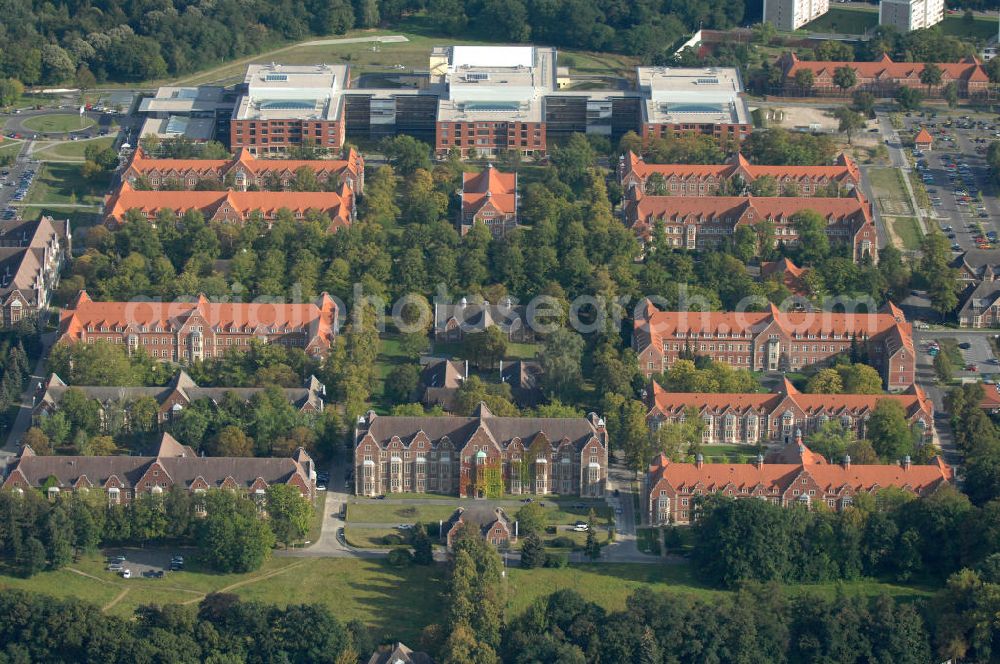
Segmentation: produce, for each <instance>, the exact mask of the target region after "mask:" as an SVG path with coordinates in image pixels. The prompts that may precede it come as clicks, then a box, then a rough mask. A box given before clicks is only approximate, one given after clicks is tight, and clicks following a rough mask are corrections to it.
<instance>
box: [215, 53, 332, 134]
mask: <svg viewBox="0 0 1000 664" xmlns="http://www.w3.org/2000/svg"><path fill="white" fill-rule="evenodd" d="M347 76H348V68H347V65H326V64H318V65H280V64H274V63H272V64H269V65H249V66H247V73H246V76H245V77H244V79H243V83H244V85H245V86H246V93H245V94H244V95H243V96H241V97H240V99H239V103H238V104H237V106H236V108H234V109H233V119H234V120H280V119H283V118H288V119H294V120H312V119H315V120H336V119H337V118H338V117H339V116H340V108H341V105H342V104H341V100H340V95H341V93H342V92H343V91H344V88H345V87H347Z"/></svg>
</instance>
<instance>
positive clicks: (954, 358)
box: [938, 338, 965, 370]
mask: <svg viewBox="0 0 1000 664" xmlns="http://www.w3.org/2000/svg"><path fill="white" fill-rule="evenodd" d="M938 343H940V344H941V352H942V353H944V354H945V355H946V356H947V357H948V359H949V360H951V364H952V366H953V367H955V369H957V370H962V369H964V368H965V358H964V357H962V349H961V348H959V347H958V342H957V341H955V340H954V339H950V338H944V339H938Z"/></svg>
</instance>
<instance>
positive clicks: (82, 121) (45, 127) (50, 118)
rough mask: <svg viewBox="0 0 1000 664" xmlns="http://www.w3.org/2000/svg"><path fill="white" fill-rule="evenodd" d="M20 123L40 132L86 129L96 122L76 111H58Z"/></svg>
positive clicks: (26, 127)
mask: <svg viewBox="0 0 1000 664" xmlns="http://www.w3.org/2000/svg"><path fill="white" fill-rule="evenodd" d="M21 124H22V125H24V128H25V129H31V130H34V131H41V132H55V131H79V130H81V129H86V128H87V127H93V126H94V125H95V124H97V123H96V122H94V121H93V120H92V119H91V118H89V117H87V116H86V115H78V114H76V113H74V114H72V115H71V114H69V113H58V114H53V115H38V116H35V117H32V118H27V119H26V120H25V121H24V122H22V123H21Z"/></svg>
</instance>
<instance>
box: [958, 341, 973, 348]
mask: <svg viewBox="0 0 1000 664" xmlns="http://www.w3.org/2000/svg"><path fill="white" fill-rule="evenodd" d="M958 347H959V348H961V349H962V350H969V349H970V348H972V344H970V343H969V342H968V341H963V342H962V343H960V344H958Z"/></svg>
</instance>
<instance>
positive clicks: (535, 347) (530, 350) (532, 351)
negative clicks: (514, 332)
mask: <svg viewBox="0 0 1000 664" xmlns="http://www.w3.org/2000/svg"><path fill="white" fill-rule="evenodd" d="M541 349H542V345H541V344H520V343H513V342H511V343H508V344H507V356H506V357H505V358H504V359H505V360H530V359H532V358H535V357H537V356H538V353H539V351H540V350H541ZM432 351H433V354H434V355H438V356H441V357H452V358H457V357H461V352H462V344H460V343H458V342H445V341H435V342H434V343H433V348H432Z"/></svg>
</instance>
